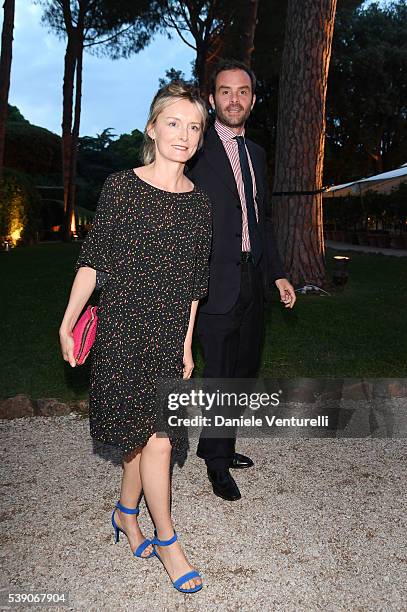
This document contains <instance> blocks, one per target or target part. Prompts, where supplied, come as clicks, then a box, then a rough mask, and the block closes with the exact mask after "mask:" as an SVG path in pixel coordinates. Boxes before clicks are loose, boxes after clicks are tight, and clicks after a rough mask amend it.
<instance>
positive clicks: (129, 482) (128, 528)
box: [115, 451, 153, 557]
mask: <svg viewBox="0 0 407 612" xmlns="http://www.w3.org/2000/svg"><path fill="white" fill-rule="evenodd" d="M140 457H141V453H140V451H138V452H137V454H135V455H134V454H133V456H132V457H131V458H129V459H128V460H126V459H124V461H123V476H122V486H121V491H120V503H121V504H123V506H126V508H136V506H138V504H139V501H140V497H141V491H142V486H141V478H140ZM115 521H116V524H117V525H118V526H119V527H121V528H122V529H123V530H124V531H125V533H126V535H127V539H128V541H129V544H130V548H131V551H132V552H133V553H134V551H135V550H136V548H137V547H138V546H139V545H140V544H141V543H142V542H144V540H145V537H144V536H143V534H142V533H141V531H140V527H139V525H138V520H137V515H135V514H126V513H124V512H122V511H121V510H119V509H117V510H116V512H115ZM152 550H153V547H152V545H151V544H150V545H149V546H147V548H146V549H145V550H144V551H143V552H142V553H141V556H142V557H148V556H149V554H150V553H151V552H152Z"/></svg>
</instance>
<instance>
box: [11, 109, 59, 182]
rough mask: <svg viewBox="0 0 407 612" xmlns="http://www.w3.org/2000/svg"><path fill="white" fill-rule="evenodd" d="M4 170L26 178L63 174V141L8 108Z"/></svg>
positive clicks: (16, 111)
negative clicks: (13, 170) (31, 175)
mask: <svg viewBox="0 0 407 612" xmlns="http://www.w3.org/2000/svg"><path fill="white" fill-rule="evenodd" d="M5 166H7V167H9V168H14V169H16V170H19V171H21V172H25V173H27V174H51V173H60V171H61V168H60V166H61V138H60V137H59V136H57V135H56V134H54V133H53V132H50V131H49V130H46V129H45V128H42V127H38V126H36V125H32V124H31V123H30V122H29V121H27V120H26V119H25V118H24V117H23V116H22V115H21V113H20V111H19V110H18V108H16V107H15V106H9V114H8V120H7V124H6V149H5Z"/></svg>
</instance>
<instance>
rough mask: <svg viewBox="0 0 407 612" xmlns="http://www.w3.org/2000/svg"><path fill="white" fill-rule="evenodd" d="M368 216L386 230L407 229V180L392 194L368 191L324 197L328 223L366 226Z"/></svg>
mask: <svg viewBox="0 0 407 612" xmlns="http://www.w3.org/2000/svg"><path fill="white" fill-rule="evenodd" d="M368 217H369V218H370V219H371V221H372V222H380V224H381V225H382V226H383V228H384V229H396V230H399V231H402V230H405V229H406V221H407V182H404V183H401V184H400V185H399V187H398V188H397V189H392V191H391V192H390V193H389V194H382V193H377V192H375V191H367V192H366V193H365V194H363V196H362V197H360V196H347V197H337V198H324V223H325V225H328V226H338V227H340V228H341V229H345V230H346V229H351V228H356V227H357V228H365V227H367V219H368Z"/></svg>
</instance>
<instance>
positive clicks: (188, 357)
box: [183, 343, 195, 380]
mask: <svg viewBox="0 0 407 612" xmlns="http://www.w3.org/2000/svg"><path fill="white" fill-rule="evenodd" d="M194 366H195V364H194V360H193V358H192V346H191V344H189V343H186V344H184V370H183V379H184V380H186V379H188V378H191V374H192V371H193V369H194Z"/></svg>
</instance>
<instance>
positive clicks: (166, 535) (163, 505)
mask: <svg viewBox="0 0 407 612" xmlns="http://www.w3.org/2000/svg"><path fill="white" fill-rule="evenodd" d="M170 458H171V443H170V441H169V439H168V438H164V437H157V436H156V434H153V435H152V436H151V438H150V439H149V441H148V442H147V444H146V445H145V446H144V447H143V449H142V451H141V459H140V476H141V482H142V486H143V491H144V497H145V500H146V503H147V505H148V508H149V510H150V513H151V516H152V517H153V521H154V524H155V527H156V530H157V537H158V539H159V540H169V539H170V538H171V537H172V536H173V535H174V527H173V524H172V521H171V514H170ZM156 548H157V552H158V554H159V555H160V557H161V559H162V561H163V563H164V565H165V567H166V568H167V571H168V573H169V575H170V577H171V580H172V581H174V580H177V578H179V577H180V576H182V575H183V574H186V573H187V572H189V571H191V570H192V569H193V568H192V567H191V565H190V564H189V563H188V561H187V560H186V558H185V555H184V553H183V551H182V549H181V546H180V544H179V542H178V541H176V542H174V543H173V544H171V545H170V546H158V545H156ZM201 582H202V580H201V579H200V578H193V579H192V580H188V581H187V582H185V583H184V584H183V585H182V588H185V589H191V588H193V587H194V586H195V585H198V584H201Z"/></svg>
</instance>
